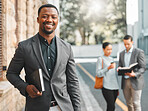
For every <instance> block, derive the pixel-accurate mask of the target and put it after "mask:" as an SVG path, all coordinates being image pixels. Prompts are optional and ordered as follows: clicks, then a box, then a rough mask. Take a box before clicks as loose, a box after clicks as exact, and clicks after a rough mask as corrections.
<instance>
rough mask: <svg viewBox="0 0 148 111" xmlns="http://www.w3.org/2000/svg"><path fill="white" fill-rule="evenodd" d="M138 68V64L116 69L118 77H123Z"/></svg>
mask: <svg viewBox="0 0 148 111" xmlns="http://www.w3.org/2000/svg"><path fill="white" fill-rule="evenodd" d="M137 67H138V63H133V64H131V65H130V66H129V67H120V68H118V70H119V71H118V75H124V74H125V73H131V72H132V70H134V69H135V68H137Z"/></svg>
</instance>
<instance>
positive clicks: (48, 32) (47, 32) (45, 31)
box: [43, 22, 55, 34]
mask: <svg viewBox="0 0 148 111" xmlns="http://www.w3.org/2000/svg"><path fill="white" fill-rule="evenodd" d="M43 24H44V25H46V24H47V23H46V22H43ZM54 25H55V24H54ZM43 32H44V33H45V34H51V33H52V32H53V30H51V31H47V30H46V29H45V27H43Z"/></svg>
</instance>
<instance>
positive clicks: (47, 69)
mask: <svg viewBox="0 0 148 111" xmlns="http://www.w3.org/2000/svg"><path fill="white" fill-rule="evenodd" d="M58 20H59V12H58V9H57V8H56V7H55V6H54V5H52V4H45V5H42V6H41V7H40V8H39V9H38V17H37V22H38V23H39V32H38V33H37V34H36V35H34V36H33V37H31V38H29V39H27V40H25V41H22V42H20V43H19V44H18V48H17V49H16V52H15V54H14V57H13V58H12V60H11V62H10V65H9V68H8V71H7V75H6V76H7V79H8V80H9V81H10V83H11V84H13V85H14V87H15V88H17V89H18V90H19V91H20V93H21V94H22V95H23V96H25V97H26V106H25V111H80V110H81V107H80V91H79V82H78V77H77V74H76V69H75V62H74V58H73V53H72V49H71V45H70V44H69V43H67V42H65V41H63V40H62V39H60V38H59V37H57V36H56V35H55V30H56V28H57V25H58ZM23 68H24V70H25V74H26V75H25V81H23V79H21V78H20V76H19V75H20V72H21V70H22V69H23ZM38 69H42V75H43V82H44V86H45V91H39V89H37V87H35V85H33V84H30V83H29V77H31V76H30V75H31V74H34V72H35V71H36V70H38ZM30 81H31V80H30Z"/></svg>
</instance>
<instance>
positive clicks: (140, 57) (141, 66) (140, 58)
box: [135, 51, 146, 77]
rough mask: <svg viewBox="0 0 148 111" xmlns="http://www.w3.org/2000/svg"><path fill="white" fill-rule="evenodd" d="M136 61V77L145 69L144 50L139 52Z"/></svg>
mask: <svg viewBox="0 0 148 111" xmlns="http://www.w3.org/2000/svg"><path fill="white" fill-rule="evenodd" d="M137 61H138V64H139V69H138V70H137V71H136V72H135V74H136V77H139V76H140V75H141V74H144V72H145V70H146V62H145V56H144V51H140V52H139V54H138V58H137Z"/></svg>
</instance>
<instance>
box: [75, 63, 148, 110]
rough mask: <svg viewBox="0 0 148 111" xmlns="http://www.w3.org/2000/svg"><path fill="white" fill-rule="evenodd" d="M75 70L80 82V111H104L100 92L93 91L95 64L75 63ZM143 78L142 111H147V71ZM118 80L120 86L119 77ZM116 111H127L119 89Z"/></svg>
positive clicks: (104, 105) (104, 107)
mask: <svg viewBox="0 0 148 111" xmlns="http://www.w3.org/2000/svg"><path fill="white" fill-rule="evenodd" d="M76 68H77V73H78V77H79V81H80V91H81V98H82V111H105V110H106V102H105V100H104V98H103V96H102V93H101V90H100V89H99V90H98V89H94V77H95V70H96V62H86V63H77V65H76ZM144 78H145V87H144V89H143V92H142V111H147V109H148V105H147V99H148V96H147V94H148V70H147V71H146V72H145V74H144ZM118 79H119V84H120V83H121V77H119V78H118ZM120 86H121V85H120ZM116 111H127V106H126V104H125V99H124V97H123V93H122V90H121V89H120V90H119V96H118V99H117V101H116Z"/></svg>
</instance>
